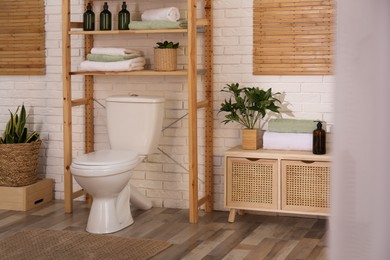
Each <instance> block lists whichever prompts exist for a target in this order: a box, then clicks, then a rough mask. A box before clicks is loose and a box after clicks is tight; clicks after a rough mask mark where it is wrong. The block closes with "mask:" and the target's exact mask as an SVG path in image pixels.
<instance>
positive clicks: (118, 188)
mask: <svg viewBox="0 0 390 260" xmlns="http://www.w3.org/2000/svg"><path fill="white" fill-rule="evenodd" d="M138 163H139V157H138V155H137V153H136V152H134V151H126V150H102V151H96V152H93V153H88V154H85V155H82V156H80V157H78V158H76V159H75V160H74V161H73V162H72V165H71V172H72V174H73V176H74V178H75V179H76V181H77V183H79V184H80V186H81V187H83V188H84V190H85V191H86V192H87V193H89V194H91V195H92V197H93V202H92V205H91V210H90V213H89V217H88V224H87V228H86V230H87V231H88V232H90V233H96V234H105V233H113V232H116V231H119V230H121V229H123V228H125V227H127V226H129V225H131V224H132V223H133V222H134V220H133V217H132V215H131V212H130V205H129V200H130V186H129V185H128V182H129V180H130V177H131V170H132V169H133V168H134V167H135V166H136V165H137V164H138Z"/></svg>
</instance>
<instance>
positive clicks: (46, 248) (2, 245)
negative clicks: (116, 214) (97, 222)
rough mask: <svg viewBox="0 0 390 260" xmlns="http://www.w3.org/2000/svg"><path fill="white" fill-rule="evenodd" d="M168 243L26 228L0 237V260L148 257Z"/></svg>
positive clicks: (168, 244) (163, 248) (165, 246)
mask: <svg viewBox="0 0 390 260" xmlns="http://www.w3.org/2000/svg"><path fill="white" fill-rule="evenodd" d="M170 245H171V244H170V243H168V242H166V241H162V240H151V239H138V238H127V237H116V236H112V235H97V234H89V233H85V232H78V231H66V230H47V229H28V230H24V231H21V232H18V233H16V234H14V235H11V236H9V237H6V238H4V239H2V240H0V252H1V253H0V258H1V259H18V260H19V259H137V260H138V259H148V258H150V257H152V256H154V255H156V254H158V253H159V252H161V251H163V250H165V249H167V248H168V247H169V246H170Z"/></svg>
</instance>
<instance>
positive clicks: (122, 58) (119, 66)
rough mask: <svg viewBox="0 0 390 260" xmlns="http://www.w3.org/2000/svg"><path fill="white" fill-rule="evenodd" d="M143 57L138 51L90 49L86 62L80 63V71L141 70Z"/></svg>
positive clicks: (143, 63)
mask: <svg viewBox="0 0 390 260" xmlns="http://www.w3.org/2000/svg"><path fill="white" fill-rule="evenodd" d="M145 63H146V61H145V57H143V56H142V53H141V52H140V51H135V50H129V49H124V48H92V50H91V53H89V54H88V55H87V60H85V61H83V62H81V63H80V70H81V71H133V70H143V69H144V67H145Z"/></svg>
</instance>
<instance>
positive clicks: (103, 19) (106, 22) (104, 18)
mask: <svg viewBox="0 0 390 260" xmlns="http://www.w3.org/2000/svg"><path fill="white" fill-rule="evenodd" d="M111 21H112V16H111V12H110V11H108V4H107V2H104V5H103V11H102V12H101V13H100V30H101V31H109V30H111Z"/></svg>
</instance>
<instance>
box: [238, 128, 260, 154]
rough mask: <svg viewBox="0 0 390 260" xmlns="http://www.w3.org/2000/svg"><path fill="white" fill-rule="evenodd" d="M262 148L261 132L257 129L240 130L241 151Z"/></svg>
mask: <svg viewBox="0 0 390 260" xmlns="http://www.w3.org/2000/svg"><path fill="white" fill-rule="evenodd" d="M262 146H263V132H262V131H261V130H260V129H258V128H253V129H248V128H245V129H242V149H244V150H257V149H259V148H261V147H262Z"/></svg>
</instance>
